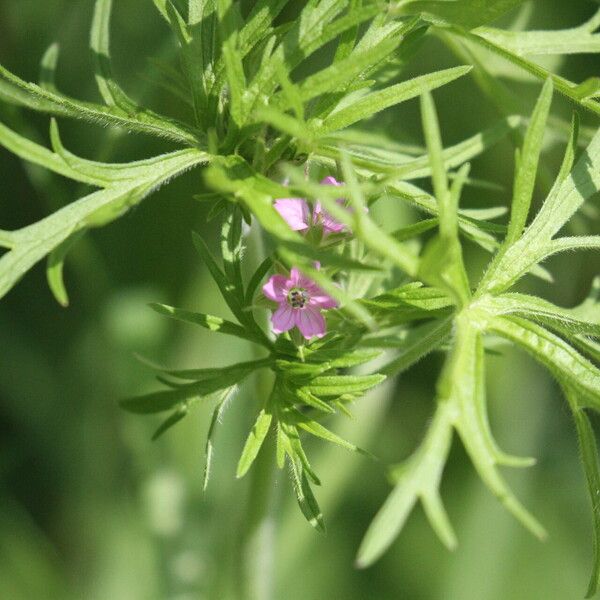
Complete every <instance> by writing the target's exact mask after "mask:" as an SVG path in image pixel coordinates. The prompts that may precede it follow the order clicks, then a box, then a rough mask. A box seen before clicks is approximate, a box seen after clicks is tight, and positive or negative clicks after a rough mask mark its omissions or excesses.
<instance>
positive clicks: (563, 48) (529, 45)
mask: <svg viewBox="0 0 600 600" xmlns="http://www.w3.org/2000/svg"><path fill="white" fill-rule="evenodd" d="M598 25H600V10H599V11H597V12H596V14H595V15H594V16H592V17H591V18H590V19H589V20H588V21H587V22H585V23H584V24H583V25H580V26H579V27H572V28H570V29H561V30H550V31H505V30H502V29H494V28H491V27H482V28H480V29H479V30H478V31H477V33H478V34H479V35H481V36H482V37H484V38H486V39H488V40H490V41H491V42H494V43H495V44H497V45H498V46H502V47H503V48H506V49H507V50H510V51H511V52H514V53H515V54H517V55H518V56H527V55H537V56H540V55H548V54H549V55H564V54H580V53H581V54H589V53H598V52H600V34H598V33H594V31H595V30H596V29H597V28H598Z"/></svg>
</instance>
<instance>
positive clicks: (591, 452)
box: [563, 387, 600, 598]
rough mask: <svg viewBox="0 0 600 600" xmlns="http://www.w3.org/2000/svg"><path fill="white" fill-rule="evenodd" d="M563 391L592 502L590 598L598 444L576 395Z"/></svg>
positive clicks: (597, 544)
mask: <svg viewBox="0 0 600 600" xmlns="http://www.w3.org/2000/svg"><path fill="white" fill-rule="evenodd" d="M563 391H564V393H565V396H566V398H567V400H568V402H569V406H570V407H571V411H572V413H573V418H574V419H575V426H576V427H577V438H578V440H579V452H580V456H581V462H582V464H583V470H584V473H585V478H586V480H587V486H588V491H589V494H590V501H591V504H592V520H593V525H594V562H593V568H592V575H591V577H590V583H589V586H588V590H587V594H586V596H585V597H586V598H592V597H593V596H594V595H595V594H596V590H597V589H598V582H599V581H600V461H599V460H598V446H597V444H596V436H595V435H594V430H593V429H592V425H591V423H590V420H589V418H588V416H587V415H586V414H585V411H584V410H583V409H582V408H580V407H579V402H578V399H577V395H576V394H574V393H573V391H572V390H570V389H569V388H568V387H566V388H564V389H563Z"/></svg>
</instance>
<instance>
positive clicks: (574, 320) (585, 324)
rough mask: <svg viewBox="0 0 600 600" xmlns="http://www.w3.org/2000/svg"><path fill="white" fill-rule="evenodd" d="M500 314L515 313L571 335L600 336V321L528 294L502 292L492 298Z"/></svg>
mask: <svg viewBox="0 0 600 600" xmlns="http://www.w3.org/2000/svg"><path fill="white" fill-rule="evenodd" d="M490 302H492V303H493V305H494V306H496V307H497V311H498V313H499V314H514V315H517V316H520V317H525V318H528V319H530V320H532V321H536V322H538V323H541V324H542V325H547V326H548V327H550V328H553V329H557V330H559V331H560V332H563V333H564V332H569V333H570V334H571V335H575V334H584V335H589V336H593V337H600V322H594V321H592V320H586V319H584V318H581V317H580V315H579V313H578V312H577V309H567V308H561V307H560V306H556V305H555V304H552V303H551V302H548V301H546V300H543V299H542V298H536V297H535V296H529V295H527V294H517V293H508V294H501V295H500V296H498V297H497V298H496V299H495V300H491V301H490Z"/></svg>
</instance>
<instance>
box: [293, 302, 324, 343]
mask: <svg viewBox="0 0 600 600" xmlns="http://www.w3.org/2000/svg"><path fill="white" fill-rule="evenodd" d="M295 321H296V326H297V327H298V329H299V330H300V333H301V334H302V335H303V336H304V337H305V338H306V339H307V340H310V339H311V338H312V337H323V336H324V335H325V332H326V330H327V328H326V325H325V319H324V318H323V315H322V314H321V313H320V312H319V309H318V308H316V307H314V306H307V307H306V308H304V309H302V310H298V311H297V312H296V314H295Z"/></svg>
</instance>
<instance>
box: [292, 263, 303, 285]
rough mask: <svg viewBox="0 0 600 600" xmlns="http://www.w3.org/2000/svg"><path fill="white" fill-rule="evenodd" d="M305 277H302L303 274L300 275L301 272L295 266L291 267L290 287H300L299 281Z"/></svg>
mask: <svg viewBox="0 0 600 600" xmlns="http://www.w3.org/2000/svg"><path fill="white" fill-rule="evenodd" d="M305 279H306V277H304V275H302V273H300V271H298V268H297V267H292V269H291V271H290V279H289V282H290V287H296V286H298V287H302V286H301V285H300V281H304V280H305Z"/></svg>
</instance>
